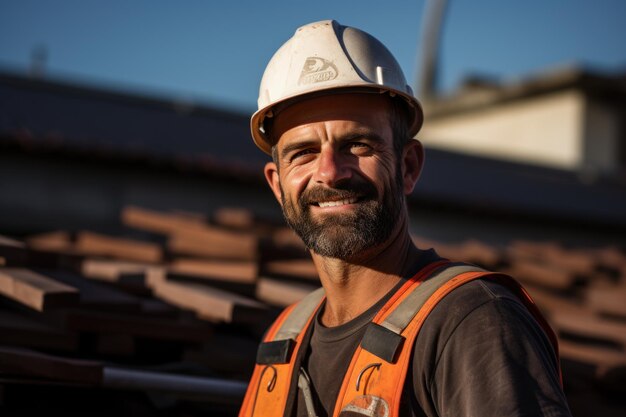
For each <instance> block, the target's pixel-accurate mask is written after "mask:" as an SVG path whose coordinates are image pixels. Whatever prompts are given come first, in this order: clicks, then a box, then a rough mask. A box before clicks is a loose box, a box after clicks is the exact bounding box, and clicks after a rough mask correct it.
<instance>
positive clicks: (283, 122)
mask: <svg viewBox="0 0 626 417" xmlns="http://www.w3.org/2000/svg"><path fill="white" fill-rule="evenodd" d="M390 114H391V99H390V98H389V97H388V96H387V95H383V94H371V93H370V94H367V93H352V94H333V95H326V96H319V97H314V98H311V99H307V100H303V101H300V102H297V103H294V104H292V105H290V106H289V107H287V108H285V109H283V110H282V111H281V112H280V113H278V114H277V115H276V116H275V117H274V120H273V126H272V137H273V139H274V141H276V142H279V141H280V138H281V137H282V136H283V135H284V134H285V133H286V132H288V131H290V130H292V129H295V128H302V127H305V126H311V125H313V124H315V123H320V122H352V123H343V126H363V127H367V128H369V129H372V130H387V129H389V127H390V122H391V120H390Z"/></svg>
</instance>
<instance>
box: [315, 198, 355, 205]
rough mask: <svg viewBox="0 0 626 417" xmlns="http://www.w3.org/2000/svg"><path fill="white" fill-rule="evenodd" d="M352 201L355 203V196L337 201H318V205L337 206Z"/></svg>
mask: <svg viewBox="0 0 626 417" xmlns="http://www.w3.org/2000/svg"><path fill="white" fill-rule="evenodd" d="M352 203H356V198H355V197H353V198H346V199H345V200H337V201H320V202H319V205H320V207H337V206H343V205H345V204H352Z"/></svg>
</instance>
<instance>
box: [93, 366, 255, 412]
mask: <svg viewBox="0 0 626 417" xmlns="http://www.w3.org/2000/svg"><path fill="white" fill-rule="evenodd" d="M102 386H103V387H104V388H111V389H121V390H142V391H160V392H165V393H169V394H176V395H180V396H183V397H191V398H194V399H196V400H197V399H202V400H204V401H211V402H218V403H222V404H237V403H241V401H242V400H243V397H244V394H245V392H246V388H247V386H248V384H247V383H245V382H240V381H231V380H227V379H218V378H207V377H198V376H189V375H173V374H167V373H163V372H150V371H139V370H134V369H121V368H111V367H104V369H103V374H102Z"/></svg>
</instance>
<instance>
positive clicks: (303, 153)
mask: <svg viewBox="0 0 626 417" xmlns="http://www.w3.org/2000/svg"><path fill="white" fill-rule="evenodd" d="M314 152H315V149H312V148H306V149H302V150H300V151H297V152H294V153H293V154H291V156H290V157H289V162H293V161H295V160H297V159H301V158H303V157H304V156H307V155H310V154H312V153H314Z"/></svg>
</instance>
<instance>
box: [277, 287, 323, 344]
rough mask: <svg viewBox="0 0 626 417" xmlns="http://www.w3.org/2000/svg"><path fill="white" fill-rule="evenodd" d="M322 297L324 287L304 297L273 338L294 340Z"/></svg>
mask: <svg viewBox="0 0 626 417" xmlns="http://www.w3.org/2000/svg"><path fill="white" fill-rule="evenodd" d="M323 297H324V288H318V289H317V290H315V291H313V292H312V293H310V294H308V295H307V296H306V297H304V298H303V299H302V300H301V301H300V302H299V303H298V304H297V305H296V306H295V307H294V309H293V310H292V311H291V313H290V314H289V316H288V317H287V318H286V319H285V321H284V322H283V324H282V325H281V326H280V329H278V332H276V335H275V336H274V338H273V340H286V339H293V340H295V339H296V338H297V337H298V335H299V334H300V333H301V332H302V330H303V329H304V326H306V324H307V322H308V321H309V318H310V317H311V315H312V314H313V312H314V311H315V309H316V308H317V307H318V306H319V304H320V302H321V301H322V298H323Z"/></svg>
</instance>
